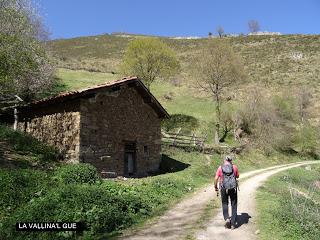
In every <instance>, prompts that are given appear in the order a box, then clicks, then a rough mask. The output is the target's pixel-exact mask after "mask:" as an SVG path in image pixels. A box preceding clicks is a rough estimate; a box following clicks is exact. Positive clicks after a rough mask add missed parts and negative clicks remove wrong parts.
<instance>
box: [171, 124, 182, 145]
mask: <svg viewBox="0 0 320 240" xmlns="http://www.w3.org/2000/svg"><path fill="white" fill-rule="evenodd" d="M180 131H181V128H179V129H178V131H177V133H176V135H175V138H174V139H173V146H176V140H177V138H178V136H179V133H180Z"/></svg>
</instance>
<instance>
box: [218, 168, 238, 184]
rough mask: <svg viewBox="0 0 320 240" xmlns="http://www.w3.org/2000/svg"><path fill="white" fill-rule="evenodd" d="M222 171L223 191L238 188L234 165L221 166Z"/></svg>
mask: <svg viewBox="0 0 320 240" xmlns="http://www.w3.org/2000/svg"><path fill="white" fill-rule="evenodd" d="M221 170H222V174H223V181H222V186H221V187H222V188H223V189H233V188H237V180H236V177H235V175H234V172H233V166H232V164H223V165H221Z"/></svg>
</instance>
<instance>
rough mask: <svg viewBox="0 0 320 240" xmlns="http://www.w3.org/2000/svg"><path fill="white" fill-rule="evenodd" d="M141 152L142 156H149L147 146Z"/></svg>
mask: <svg viewBox="0 0 320 240" xmlns="http://www.w3.org/2000/svg"><path fill="white" fill-rule="evenodd" d="M143 152H144V155H146V156H148V155H149V149H148V146H144V147H143Z"/></svg>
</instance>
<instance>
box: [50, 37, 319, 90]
mask: <svg viewBox="0 0 320 240" xmlns="http://www.w3.org/2000/svg"><path fill="white" fill-rule="evenodd" d="M138 37H141V36H134V35H133V36H127V37H122V36H116V35H99V36H92V37H80V38H73V39H65V40H55V41H52V42H50V46H51V48H52V50H53V51H54V53H55V54H57V56H59V58H60V60H61V61H60V63H59V64H60V66H62V67H68V68H70V67H71V68H74V69H79V68H83V69H86V70H100V71H102V72H117V70H118V69H117V66H118V64H119V63H120V62H121V59H122V57H123V54H124V52H125V48H126V46H127V44H128V43H129V42H130V41H132V40H133V39H135V38H138ZM161 39H162V40H163V41H164V42H166V43H167V44H168V45H169V46H170V47H172V48H173V49H174V50H175V51H176V52H177V55H178V57H179V60H180V62H181V64H182V71H181V76H180V78H181V80H183V81H186V80H189V79H190V78H192V77H191V72H190V69H191V68H190V67H191V66H192V64H193V62H194V60H193V58H194V56H196V55H197V54H199V51H200V49H201V48H203V47H204V45H205V43H206V40H207V39H170V38H161ZM212 41H229V42H230V43H231V45H232V46H233V48H234V50H235V51H236V52H237V53H239V54H240V55H241V56H242V57H243V59H244V63H245V66H246V67H247V72H248V73H249V75H250V76H251V80H253V81H258V82H262V83H264V84H267V85H269V84H279V85H283V84H286V85H288V84H290V85H300V84H308V85H310V86H312V87H318V86H319V84H320V69H319V67H318V66H319V64H320V35H281V36H243V37H229V38H223V39H216V38H214V39H212Z"/></svg>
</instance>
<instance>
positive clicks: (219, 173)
mask: <svg viewBox="0 0 320 240" xmlns="http://www.w3.org/2000/svg"><path fill="white" fill-rule="evenodd" d="M224 164H230V163H229V162H228V161H224ZM232 166H233V172H234V176H235V177H236V178H238V177H239V171H238V167H237V166H236V165H234V164H233V165H232ZM216 177H219V178H220V182H222V181H223V174H222V169H221V166H219V167H218V169H217V172H216Z"/></svg>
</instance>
